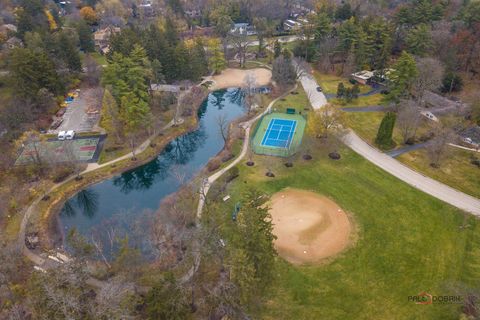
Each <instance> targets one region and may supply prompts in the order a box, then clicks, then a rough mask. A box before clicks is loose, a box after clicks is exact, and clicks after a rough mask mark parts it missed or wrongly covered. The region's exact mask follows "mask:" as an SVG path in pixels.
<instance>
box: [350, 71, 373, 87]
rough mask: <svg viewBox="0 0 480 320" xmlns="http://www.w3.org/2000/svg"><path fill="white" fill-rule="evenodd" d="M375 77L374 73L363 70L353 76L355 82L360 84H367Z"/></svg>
mask: <svg viewBox="0 0 480 320" xmlns="http://www.w3.org/2000/svg"><path fill="white" fill-rule="evenodd" d="M373 76H374V72H373V71H368V70H362V71H359V72H355V73H352V74H351V77H352V79H353V80H355V81H357V82H358V83H360V84H367V83H369V82H370V79H372V78H373Z"/></svg>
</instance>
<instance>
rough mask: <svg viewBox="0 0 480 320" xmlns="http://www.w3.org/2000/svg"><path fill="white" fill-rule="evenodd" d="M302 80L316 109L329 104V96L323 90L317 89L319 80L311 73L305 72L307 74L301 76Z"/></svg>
mask: <svg viewBox="0 0 480 320" xmlns="http://www.w3.org/2000/svg"><path fill="white" fill-rule="evenodd" d="M300 82H301V83H302V86H303V89H304V90H305V92H306V94H307V97H308V99H309V100H310V104H311V105H312V108H313V109H314V110H319V109H320V108H322V107H323V106H324V105H326V104H327V98H326V97H325V95H324V94H323V92H318V91H317V87H318V84H317V81H316V80H315V78H314V77H313V76H312V75H311V74H308V73H307V72H305V74H303V75H302V76H301V77H300Z"/></svg>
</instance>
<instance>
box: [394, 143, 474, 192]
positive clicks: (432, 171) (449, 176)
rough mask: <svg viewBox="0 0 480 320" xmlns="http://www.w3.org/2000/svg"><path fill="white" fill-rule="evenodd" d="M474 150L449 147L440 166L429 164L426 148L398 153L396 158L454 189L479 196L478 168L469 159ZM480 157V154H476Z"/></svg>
mask: <svg viewBox="0 0 480 320" xmlns="http://www.w3.org/2000/svg"><path fill="white" fill-rule="evenodd" d="M472 156H475V153H474V152H471V151H466V150H461V149H457V148H453V147H451V148H449V155H448V157H447V158H446V159H445V161H443V162H442V163H441V166H440V168H432V167H431V166H430V165H429V160H428V155H427V152H426V150H416V151H411V152H408V153H405V154H402V155H400V156H399V157H398V158H397V160H399V161H401V162H402V163H404V164H406V165H407V166H409V167H410V168H413V169H415V170H417V171H419V172H421V173H423V174H424V175H426V176H429V177H432V178H433V179H435V180H438V181H441V182H443V183H445V184H447V185H449V186H451V187H453V188H455V189H458V190H460V191H463V192H465V193H468V194H470V195H472V196H474V197H477V198H480V168H478V167H477V166H475V165H473V164H472V163H471V162H470V161H471V160H472ZM476 156H477V158H480V154H478V153H477V154H476Z"/></svg>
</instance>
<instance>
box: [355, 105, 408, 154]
mask: <svg viewBox="0 0 480 320" xmlns="http://www.w3.org/2000/svg"><path fill="white" fill-rule="evenodd" d="M384 115H385V113H384V112H347V113H346V117H347V125H348V127H350V128H352V129H353V130H354V131H355V132H356V133H357V134H358V135H359V136H360V137H361V138H362V139H364V140H365V141H367V142H368V143H370V144H372V145H373V144H375V138H376V137H377V132H378V127H379V126H380V122H382V119H383V117H384ZM393 141H395V142H396V143H397V146H401V142H402V136H401V135H400V132H399V131H398V130H397V129H396V128H395V129H394V130H393Z"/></svg>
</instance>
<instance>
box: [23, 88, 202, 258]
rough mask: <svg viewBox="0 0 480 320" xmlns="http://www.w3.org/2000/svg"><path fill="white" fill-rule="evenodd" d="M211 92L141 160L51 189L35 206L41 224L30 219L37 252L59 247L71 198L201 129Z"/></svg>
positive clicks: (155, 141) (120, 162)
mask: <svg viewBox="0 0 480 320" xmlns="http://www.w3.org/2000/svg"><path fill="white" fill-rule="evenodd" d="M209 93H210V92H209V91H207V92H205V97H204V98H203V99H202V100H201V102H200V103H199V104H198V105H196V106H195V107H194V108H193V113H192V115H191V116H189V117H188V118H186V121H185V122H184V123H183V124H182V125H181V126H172V127H170V128H168V129H167V130H166V131H165V132H160V133H159V134H158V135H157V136H156V137H154V138H153V139H154V140H152V143H154V144H155V146H154V147H151V146H149V147H148V148H149V149H146V150H144V151H143V152H142V153H139V154H137V155H136V158H137V160H135V161H132V160H131V159H130V158H129V159H125V160H121V161H118V162H117V163H115V164H113V165H110V166H106V167H103V168H99V169H96V170H93V171H90V172H88V173H85V174H81V176H82V177H83V178H82V179H81V180H78V181H77V180H75V179H71V178H70V180H68V179H67V180H65V181H63V182H62V183H60V184H59V185H56V186H54V189H55V190H51V191H50V192H47V193H46V194H45V195H44V196H46V195H49V196H50V199H48V200H47V201H39V203H38V204H35V203H34V204H33V206H34V207H36V208H38V207H41V208H38V209H40V210H36V211H37V212H36V216H37V217H36V218H37V219H38V220H39V221H36V223H35V222H33V221H32V220H33V219H30V221H29V222H28V225H27V230H26V231H27V232H26V233H28V231H30V229H36V228H35V226H37V227H38V229H37V230H35V231H37V232H38V235H39V239H40V244H39V247H38V248H36V249H35V252H37V251H40V252H42V251H45V250H51V249H54V248H55V247H56V245H58V238H59V233H58V232H59V230H57V229H58V222H59V221H58V220H59V219H58V216H59V214H60V212H61V209H62V207H63V205H64V204H65V202H66V201H67V200H68V199H69V198H70V197H72V196H73V195H75V194H76V193H78V192H79V191H81V190H82V189H85V188H87V187H89V186H92V185H95V184H98V183H101V182H102V181H104V180H108V179H110V178H112V177H114V176H116V175H119V174H122V173H124V172H127V171H129V170H133V169H135V168H137V167H140V166H142V165H144V164H146V163H148V162H150V161H152V160H153V159H155V157H157V156H158V155H159V154H160V153H161V152H162V151H163V150H164V149H165V146H167V145H168V143H170V142H171V141H173V140H175V139H176V138H178V137H179V136H182V135H185V134H188V133H190V132H193V131H195V130H197V129H198V128H199V117H198V114H197V113H198V110H199V109H200V107H201V105H202V103H203V101H204V100H205V99H206V97H207V96H208V94H209ZM171 131H174V132H171ZM157 140H160V141H157ZM148 151H150V154H148V155H147V153H148ZM152 151H153V152H152ZM60 185H61V186H62V189H63V192H61V191H60V190H59V186H60ZM42 209H43V210H42ZM28 250H30V249H28Z"/></svg>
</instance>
